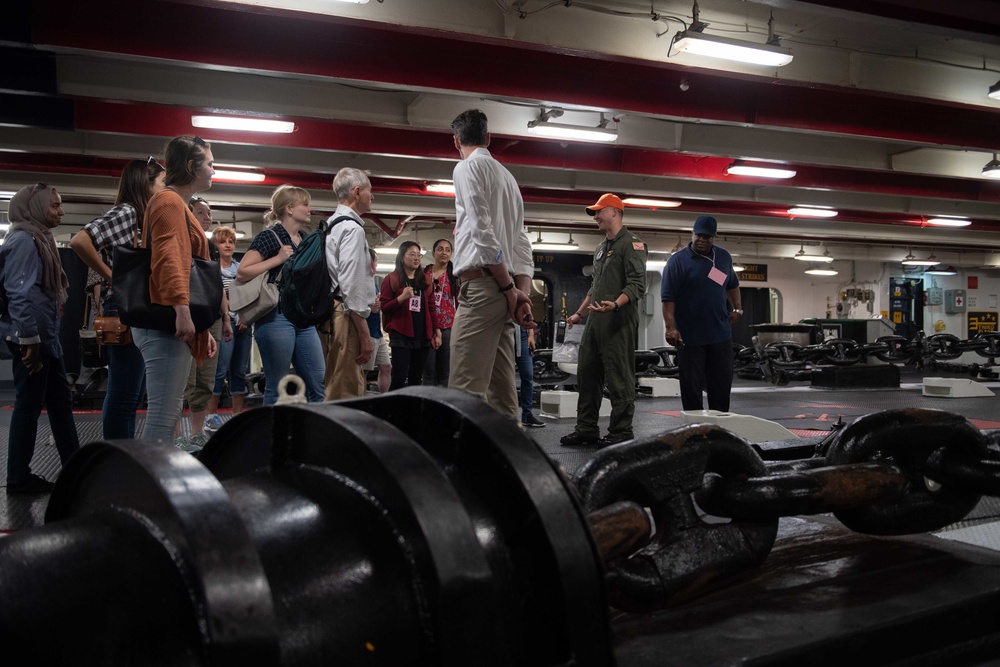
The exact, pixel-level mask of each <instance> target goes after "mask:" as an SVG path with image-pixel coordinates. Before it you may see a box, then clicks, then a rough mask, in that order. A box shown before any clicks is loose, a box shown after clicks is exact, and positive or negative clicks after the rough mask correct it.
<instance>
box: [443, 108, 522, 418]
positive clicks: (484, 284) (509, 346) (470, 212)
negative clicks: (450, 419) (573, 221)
mask: <svg viewBox="0 0 1000 667" xmlns="http://www.w3.org/2000/svg"><path fill="white" fill-rule="evenodd" d="M451 128H452V130H453V131H454V132H455V136H454V141H455V148H456V149H458V152H459V153H460V154H461V156H462V160H461V162H459V163H458V164H457V165H456V166H455V172H454V177H453V178H454V181H455V213H456V220H455V252H454V255H453V258H452V261H453V262H454V264H455V274H456V275H457V276H458V277H459V278H460V279H461V281H462V285H461V288H460V289H459V297H458V302H459V307H458V311H457V313H456V315H455V324H454V327H453V328H452V334H451V377H450V379H449V382H448V386H449V387H453V388H456V389H463V390H465V391H468V392H472V393H474V394H478V395H479V396H482V397H484V398H485V399H486V400H487V401H489V403H490V404H492V405H494V406H495V407H496V408H497V409H499V410H500V411H501V412H507V413H509V414H510V415H511V416H513V417H515V418H516V417H517V415H518V411H519V408H518V403H517V390H516V388H515V386H514V324H515V323H516V324H519V325H521V326H527V327H534V326H535V325H534V322H533V321H532V318H531V300H530V299H529V298H528V293H529V290H530V286H531V278H532V276H533V275H534V263H533V261H532V257H531V240H530V239H529V238H528V233H527V231H526V230H525V229H524V202H523V201H522V199H521V192H520V190H519V189H518V186H517V181H515V180H514V177H513V176H512V175H511V173H510V172H509V171H507V169H506V168H505V167H504V166H503V165H501V164H500V163H499V162H497V161H496V160H495V159H494V158H493V156H492V155H490V152H489V151H488V150H487V149H486V147H487V146H488V145H489V143H490V135H489V130H488V128H487V120H486V114H484V113H483V112H482V111H479V110H478V109H470V110H469V111H465V112H463V113H462V114H460V115H459V116H458V117H457V118H456V119H455V120H454V121H453V122H452V124H451Z"/></svg>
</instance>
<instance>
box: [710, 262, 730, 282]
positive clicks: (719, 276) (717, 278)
mask: <svg viewBox="0 0 1000 667" xmlns="http://www.w3.org/2000/svg"><path fill="white" fill-rule="evenodd" d="M708 279H709V280H711V281H712V282H713V283H717V284H719V285H725V284H726V274H725V273H723V272H722V271H719V270H718V269H717V268H715V267H714V266H713V267H712V270H711V271H709V272H708Z"/></svg>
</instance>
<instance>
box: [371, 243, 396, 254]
mask: <svg viewBox="0 0 1000 667" xmlns="http://www.w3.org/2000/svg"><path fill="white" fill-rule="evenodd" d="M375 252H377V253H378V254H380V255H386V256H387V257H395V256H396V253H397V252H399V248H393V247H392V246H386V245H382V246H379V247H377V248H375Z"/></svg>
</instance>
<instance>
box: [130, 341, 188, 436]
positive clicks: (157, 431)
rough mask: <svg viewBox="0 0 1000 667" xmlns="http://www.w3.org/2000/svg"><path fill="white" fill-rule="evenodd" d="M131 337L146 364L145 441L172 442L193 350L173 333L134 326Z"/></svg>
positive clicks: (182, 403) (182, 406) (182, 405)
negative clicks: (147, 406)
mask: <svg viewBox="0 0 1000 667" xmlns="http://www.w3.org/2000/svg"><path fill="white" fill-rule="evenodd" d="M132 338H133V339H134V340H135V344H136V346H137V347H138V348H139V350H140V351H141V352H142V359H143V361H144V362H145V363H146V393H147V399H148V401H147V402H148V403H149V408H148V410H147V412H146V426H145V427H144V428H143V431H142V439H143V440H160V441H162V442H173V441H174V436H175V432H176V429H177V419H178V418H179V417H180V416H181V410H182V409H183V408H184V387H185V386H187V379H188V373H189V372H190V370H191V364H192V363H194V359H192V358H191V348H189V347H188V344H187V343H185V342H184V341H181V340H177V339H176V338H174V334H173V332H170V331H157V330H156V329H138V328H135V327H133V328H132Z"/></svg>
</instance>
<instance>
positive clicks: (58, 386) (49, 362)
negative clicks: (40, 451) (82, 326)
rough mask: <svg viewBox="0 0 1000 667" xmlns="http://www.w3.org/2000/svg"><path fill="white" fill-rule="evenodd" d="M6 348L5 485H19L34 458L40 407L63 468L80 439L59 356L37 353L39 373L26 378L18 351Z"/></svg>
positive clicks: (64, 368)
mask: <svg viewBox="0 0 1000 667" xmlns="http://www.w3.org/2000/svg"><path fill="white" fill-rule="evenodd" d="M0 344H5V345H8V346H9V347H10V350H11V352H12V353H13V354H14V358H13V359H12V360H11V364H12V365H13V376H14V411H13V412H12V413H11V415H10V433H9V437H8V439H7V483H8V484H22V483H24V482H26V481H28V475H30V474H31V468H30V464H31V457H32V456H34V455H35V438H36V437H37V436H38V418H39V417H40V416H41V414H42V405H43V404H44V405H45V408H46V410H47V411H48V413H49V426H51V427H52V435H53V437H55V439H56V449H57V450H58V451H59V460H60V461H62V463H63V465H66V461H68V460H69V457H70V456H72V455H73V453H74V452H76V450H78V449H80V439H79V437H78V436H77V434H76V423H75V422H74V421H73V392H72V390H71V389H70V386H69V380H68V379H67V378H66V367H65V366H64V365H63V360H62V358H61V357H50V356H48V355H47V354H45V353H44V352H42V351H41V350H39V354H40V355H41V360H42V370H40V371H38V372H37V373H35V374H33V375H30V374H29V373H28V369H27V368H25V366H24V364H23V363H22V362H21V348H20V346H18V345H15V344H14V343H9V342H7V341H2V342H0Z"/></svg>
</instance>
